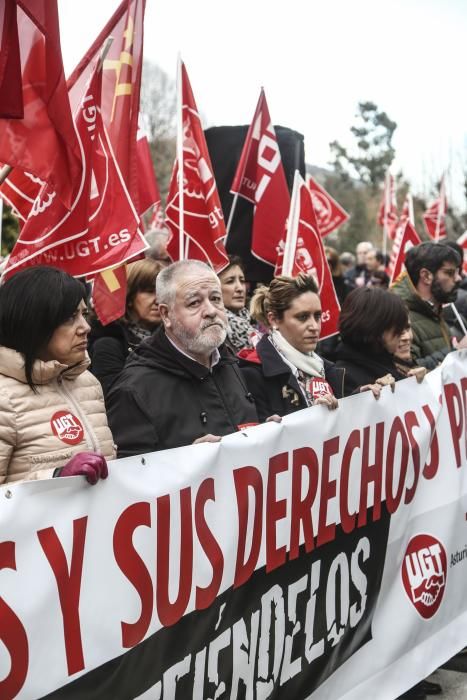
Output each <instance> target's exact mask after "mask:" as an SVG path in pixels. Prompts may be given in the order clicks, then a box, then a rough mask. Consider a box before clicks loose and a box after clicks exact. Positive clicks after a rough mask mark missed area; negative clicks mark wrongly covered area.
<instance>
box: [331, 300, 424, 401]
mask: <svg viewBox="0 0 467 700" xmlns="http://www.w3.org/2000/svg"><path fill="white" fill-rule="evenodd" d="M408 327H409V318H408V313H407V308H406V306H405V304H404V303H403V301H402V300H401V298H400V297H398V296H397V295H396V294H392V293H391V292H388V291H387V290H385V289H379V288H377V287H362V288H359V289H355V290H353V291H352V292H351V293H350V294H349V295H348V297H347V298H346V299H345V301H344V304H343V306H342V311H341V315H340V327H339V330H340V337H341V341H340V343H339V344H338V346H337V348H336V350H335V354H334V357H335V358H336V367H340V368H341V369H343V370H345V375H344V396H348V395H349V394H353V393H355V392H356V391H357V390H361V389H362V388H363V387H365V386H367V385H370V384H375V383H377V382H378V383H383V384H384V383H385V381H384V380H385V379H386V377H387V376H388V375H390V376H389V377H388V383H393V381H398V380H399V379H403V378H404V377H405V376H407V375H410V374H412V373H413V371H412V370H411V371H409V372H408V373H402V372H401V371H400V369H399V368H398V367H397V365H396V363H395V358H394V355H395V353H396V352H397V349H398V345H399V341H400V338H401V336H402V335H403V334H404V332H405V331H406V329H407V328H408ZM391 378H392V379H391Z"/></svg>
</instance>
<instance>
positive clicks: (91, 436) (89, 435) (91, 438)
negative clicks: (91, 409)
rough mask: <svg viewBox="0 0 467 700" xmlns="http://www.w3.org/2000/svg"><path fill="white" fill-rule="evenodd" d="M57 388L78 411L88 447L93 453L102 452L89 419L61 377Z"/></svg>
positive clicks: (58, 379) (58, 378)
mask: <svg viewBox="0 0 467 700" xmlns="http://www.w3.org/2000/svg"><path fill="white" fill-rule="evenodd" d="M57 386H58V391H59V393H60V394H62V395H63V396H64V397H65V399H67V402H68V403H70V404H71V406H72V408H73V410H74V411H76V413H77V415H78V418H79V419H80V421H81V422H82V424H83V425H84V429H85V433H86V444H87V446H88V447H90V448H91V450H92V451H93V452H101V449H100V444H99V440H98V439H97V436H96V433H95V432H94V430H93V428H92V426H91V424H90V423H89V421H88V417H87V416H86V414H85V413H84V412H83V411H82V410H81V406H80V405H79V403H78V402H77V401H76V399H75V397H74V396H73V394H72V393H71V391H68V389H67V388H66V386H65V383H64V381H63V379H62V378H61V377H57Z"/></svg>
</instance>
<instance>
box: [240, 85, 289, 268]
mask: <svg viewBox="0 0 467 700" xmlns="http://www.w3.org/2000/svg"><path fill="white" fill-rule="evenodd" d="M230 191H231V192H233V193H234V194H238V195H240V196H241V197H243V198H244V199H247V200H248V201H250V202H252V203H253V204H254V205H255V210H254V216H253V231H252V237H251V252H252V253H253V255H255V256H256V257H257V258H259V259H260V260H263V261H264V262H266V263H269V264H270V265H275V264H276V260H277V250H278V245H279V242H280V240H281V239H282V238H283V235H284V228H285V222H286V219H287V214H288V212H289V207H290V194H289V189H288V187H287V181H286V179H285V173H284V166H283V165H282V159H281V154H280V152H279V146H278V143H277V138H276V132H275V131H274V127H273V125H272V121H271V117H270V115H269V108H268V105H267V102H266V97H265V94H264V90H261V94H260V96H259V100H258V104H257V106H256V111H255V115H254V117H253V121H252V123H251V125H250V128H249V129H248V133H247V136H246V139H245V144H244V146H243V150H242V153H241V156H240V160H239V162H238V166H237V170H236V173H235V177H234V180H233V182H232V186H231V188H230Z"/></svg>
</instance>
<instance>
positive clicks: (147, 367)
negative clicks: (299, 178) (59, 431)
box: [107, 260, 258, 457]
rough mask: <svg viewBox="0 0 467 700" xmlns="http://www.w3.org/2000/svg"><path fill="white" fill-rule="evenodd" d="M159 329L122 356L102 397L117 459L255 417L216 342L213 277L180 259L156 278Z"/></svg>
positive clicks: (217, 305)
mask: <svg viewBox="0 0 467 700" xmlns="http://www.w3.org/2000/svg"><path fill="white" fill-rule="evenodd" d="M156 298H157V301H158V303H159V311H160V314H161V317H162V327H161V328H160V329H159V330H158V331H157V332H156V333H155V334H154V335H153V336H151V337H150V338H148V339H147V340H145V341H143V342H142V343H141V344H140V345H139V346H138V348H137V349H136V350H135V351H134V352H133V353H132V354H131V355H130V357H129V359H128V361H127V363H126V365H125V369H124V370H123V372H122V374H121V375H120V377H119V378H118V380H117V381H116V382H115V384H114V385H113V387H112V389H111V391H110V393H109V395H108V400H107V407H108V419H109V424H110V426H111V429H112V433H113V436H114V439H115V441H116V443H117V446H118V455H119V457H127V456H130V455H135V454H143V453H145V452H153V451H155V450H162V449H167V448H171V447H180V446H182V445H188V444H191V443H193V442H206V441H208V442H217V441H218V440H220V438H221V436H223V435H227V434H229V433H232V432H234V431H236V430H239V429H240V428H241V427H242V426H243V425H245V424H251V423H256V422H257V421H258V419H257V415H256V408H255V405H254V402H253V397H252V396H251V394H250V393H249V392H248V389H247V387H246V385H245V383H244V381H243V378H242V376H241V374H240V372H239V370H238V368H237V361H236V359H235V357H233V355H231V354H230V353H229V351H228V350H227V349H226V348H224V346H223V343H224V341H225V338H226V334H227V319H226V313H225V309H224V304H223V301H222V292H221V288H220V282H219V279H218V277H217V275H215V274H214V272H213V271H212V269H211V268H210V267H209V266H208V265H206V264H205V263H202V262H199V261H195V260H185V261H181V262H177V263H173V264H172V265H169V266H168V267H166V268H165V269H164V270H162V271H161V272H160V273H159V275H158V277H157V281H156Z"/></svg>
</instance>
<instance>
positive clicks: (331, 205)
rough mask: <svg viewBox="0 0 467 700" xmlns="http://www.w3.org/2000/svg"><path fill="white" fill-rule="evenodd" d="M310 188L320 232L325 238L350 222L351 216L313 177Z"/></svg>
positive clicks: (309, 179)
mask: <svg viewBox="0 0 467 700" xmlns="http://www.w3.org/2000/svg"><path fill="white" fill-rule="evenodd" d="M308 188H309V190H310V192H311V198H312V200H313V207H314V210H315V214H316V220H317V222H318V228H319V232H320V235H321V236H323V238H324V236H327V235H328V234H329V233H332V232H333V231H335V230H336V228H339V226H342V224H344V223H345V222H346V221H348V219H349V218H350V215H349V214H347V212H346V211H345V209H343V208H342V207H341V205H340V204H338V203H337V202H336V200H335V199H333V198H332V197H331V195H330V194H329V193H328V192H326V190H325V189H324V187H321V185H320V184H319V183H318V182H316V180H315V179H314V178H312V177H309V178H308Z"/></svg>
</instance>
